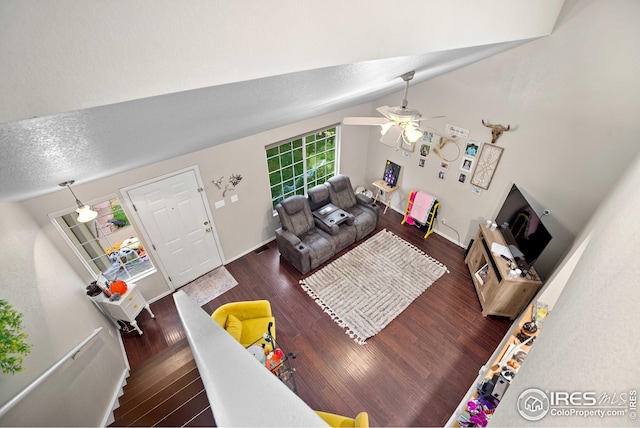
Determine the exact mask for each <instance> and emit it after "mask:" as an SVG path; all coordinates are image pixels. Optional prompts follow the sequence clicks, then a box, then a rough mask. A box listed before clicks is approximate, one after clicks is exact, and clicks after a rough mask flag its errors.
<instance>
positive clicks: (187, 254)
mask: <svg viewBox="0 0 640 428" xmlns="http://www.w3.org/2000/svg"><path fill="white" fill-rule="evenodd" d="M196 173H197V170H195V169H188V170H185V171H180V172H177V173H175V174H174V175H168V176H165V177H161V178H159V179H157V180H152V181H150V182H145V183H141V184H140V185H134V186H131V187H128V188H126V189H123V192H124V193H126V195H127V196H128V198H129V201H130V202H131V204H132V207H133V209H134V211H135V212H136V215H137V217H138V218H139V220H140V222H141V223H142V227H143V228H144V229H145V232H146V234H147V237H148V238H149V239H150V241H151V243H152V247H153V248H152V249H153V250H154V251H155V255H156V256H157V257H158V259H159V260H160V263H161V264H162V267H163V268H164V271H165V273H166V275H167V276H168V278H169V281H170V285H171V288H172V289H176V288H178V287H181V286H183V285H184V284H186V283H188V282H190V281H193V280H194V279H196V278H198V277H199V276H202V275H204V274H205V273H207V272H209V271H211V270H213V269H215V268H217V267H218V266H220V265H222V258H221V256H220V251H219V249H218V244H217V242H216V233H215V229H214V227H213V223H212V221H211V219H210V218H209V215H208V210H207V208H206V207H207V205H206V204H207V200H206V196H205V194H204V191H203V190H202V187H201V186H200V185H199V180H198V176H197V175H196Z"/></svg>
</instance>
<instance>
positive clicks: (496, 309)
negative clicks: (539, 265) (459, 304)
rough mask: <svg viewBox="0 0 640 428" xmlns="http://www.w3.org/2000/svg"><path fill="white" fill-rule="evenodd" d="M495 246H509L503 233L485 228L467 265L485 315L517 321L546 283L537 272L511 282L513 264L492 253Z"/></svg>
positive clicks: (483, 226) (468, 256) (479, 234)
mask: <svg viewBox="0 0 640 428" xmlns="http://www.w3.org/2000/svg"><path fill="white" fill-rule="evenodd" d="M494 242H497V243H498V244H501V245H504V246H506V245H507V244H506V243H505V241H504V238H503V237H502V233H500V230H497V229H496V230H491V229H490V228H488V227H486V226H485V225H483V224H481V225H480V229H479V230H478V234H477V235H476V237H475V239H474V241H473V244H472V245H471V248H470V249H469V253H468V254H467V257H466V258H465V260H464V261H465V263H466V264H467V267H468V268H469V272H470V273H471V280H472V281H473V285H474V286H475V288H476V293H477V294H478V299H479V300H480V305H481V306H482V315H483V316H485V317H486V316H487V315H498V316H503V317H509V318H511V319H512V320H513V319H516V317H517V316H518V315H519V314H520V312H521V311H522V310H523V309H524V308H525V307H526V306H527V304H528V303H529V302H530V301H531V299H532V298H533V296H535V294H536V293H537V292H538V290H539V289H540V287H542V281H540V279H539V277H538V275H537V273H536V271H535V269H534V268H531V270H530V271H529V272H528V273H527V275H526V276H525V277H521V276H518V277H516V278H509V271H510V270H511V269H510V268H509V263H508V262H507V261H506V260H505V259H503V258H502V257H500V256H499V255H497V254H494V253H492V252H491V245H492V244H493V243H494Z"/></svg>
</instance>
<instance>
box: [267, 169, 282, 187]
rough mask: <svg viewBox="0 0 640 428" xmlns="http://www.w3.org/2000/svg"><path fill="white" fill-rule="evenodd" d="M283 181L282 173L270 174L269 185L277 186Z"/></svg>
mask: <svg viewBox="0 0 640 428" xmlns="http://www.w3.org/2000/svg"><path fill="white" fill-rule="evenodd" d="M281 181H282V179H281V178H280V171H276V172H272V173H271V174H269V184H270V185H271V186H274V185H276V184H280V182H281Z"/></svg>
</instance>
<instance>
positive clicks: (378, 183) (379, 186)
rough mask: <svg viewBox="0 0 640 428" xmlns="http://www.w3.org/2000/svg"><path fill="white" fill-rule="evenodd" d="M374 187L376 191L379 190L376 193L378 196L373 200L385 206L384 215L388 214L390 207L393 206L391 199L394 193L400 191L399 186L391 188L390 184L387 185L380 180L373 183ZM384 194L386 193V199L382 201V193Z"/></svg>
mask: <svg viewBox="0 0 640 428" xmlns="http://www.w3.org/2000/svg"><path fill="white" fill-rule="evenodd" d="M372 184H373V187H375V188H376V189H378V190H377V191H376V196H375V197H374V198H373V202H381V203H383V204H384V205H385V207H384V211H383V212H382V214H386V213H387V209H389V205H390V204H391V197H392V195H393V192H395V191H396V190H398V186H393V187H391V186H389V183H387V182H386V181H384V180H378V181H374V182H373V183H372ZM382 192H384V193H386V196H385V199H384V200H382V198H381V193H382Z"/></svg>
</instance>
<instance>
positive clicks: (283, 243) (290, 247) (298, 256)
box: [276, 228, 324, 274]
mask: <svg viewBox="0 0 640 428" xmlns="http://www.w3.org/2000/svg"><path fill="white" fill-rule="evenodd" d="M322 233H324V232H322ZM276 243H277V244H278V250H279V251H280V255H281V256H282V257H284V258H285V260H287V261H288V262H289V263H291V264H292V265H293V266H294V267H295V268H296V269H298V271H299V272H300V273H302V274H305V273H307V272H309V271H310V270H311V249H310V248H309V247H308V246H307V245H305V244H304V243H303V242H302V241H301V240H300V238H298V237H297V236H296V235H294V234H293V233H291V232H289V231H288V230H284V229H282V228H279V229H277V230H276Z"/></svg>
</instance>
